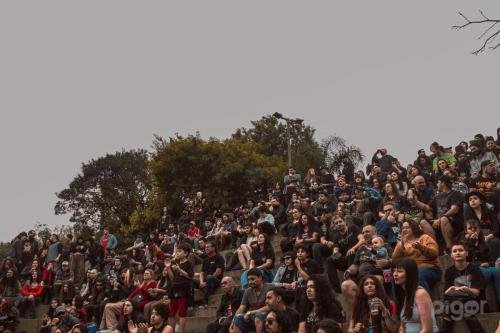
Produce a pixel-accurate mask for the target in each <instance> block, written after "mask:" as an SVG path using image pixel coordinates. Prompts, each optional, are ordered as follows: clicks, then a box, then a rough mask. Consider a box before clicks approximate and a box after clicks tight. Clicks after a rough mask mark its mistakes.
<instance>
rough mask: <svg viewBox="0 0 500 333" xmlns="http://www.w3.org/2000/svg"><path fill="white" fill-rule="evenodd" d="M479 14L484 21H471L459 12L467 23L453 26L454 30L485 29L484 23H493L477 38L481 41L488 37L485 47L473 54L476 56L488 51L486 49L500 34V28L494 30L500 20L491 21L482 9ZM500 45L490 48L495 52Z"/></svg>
mask: <svg viewBox="0 0 500 333" xmlns="http://www.w3.org/2000/svg"><path fill="white" fill-rule="evenodd" d="M479 14H480V15H481V17H482V18H483V19H482V20H471V19H469V18H468V17H467V16H465V15H464V14H462V13H461V12H458V15H460V16H462V18H463V19H464V20H465V23H464V24H462V25H454V26H452V28H453V29H457V30H460V29H463V28H465V27H468V26H469V25H477V26H481V27H483V24H484V23H491V25H489V27H488V28H486V30H484V31H483V33H482V34H481V35H480V36H479V37H478V38H477V39H478V40H480V39H483V38H484V37H486V39H485V41H484V43H483V45H482V46H481V47H480V48H479V49H477V50H475V51H474V52H472V54H474V55H478V54H479V53H481V52H484V50H486V47H487V46H488V45H489V44H490V43H491V42H493V40H494V39H495V38H496V37H497V36H498V35H499V34H500V28H499V29H498V30H492V29H493V28H494V27H495V26H496V25H497V23H500V20H493V19H490V18H489V17H488V16H486V15H485V14H484V12H483V11H482V10H481V9H480V10H479ZM499 44H500V43H499ZM499 44H497V45H495V46H493V47H489V48H490V49H492V50H494V49H496V48H497V47H499Z"/></svg>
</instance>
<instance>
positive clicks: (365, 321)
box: [348, 274, 399, 333]
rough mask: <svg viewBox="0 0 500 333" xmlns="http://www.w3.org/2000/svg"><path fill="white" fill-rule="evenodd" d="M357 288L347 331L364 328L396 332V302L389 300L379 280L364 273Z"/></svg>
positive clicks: (397, 321) (360, 330)
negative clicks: (357, 292)
mask: <svg viewBox="0 0 500 333" xmlns="http://www.w3.org/2000/svg"><path fill="white" fill-rule="evenodd" d="M359 289H360V291H359V294H358V296H357V298H356V301H355V303H354V310H353V314H352V318H351V321H350V322H349V329H348V332H349V333H361V332H365V328H368V329H371V332H374V333H375V332H397V331H398V329H399V320H398V318H399V316H398V315H397V310H396V304H395V303H394V302H393V301H391V300H389V298H388V297H387V295H386V293H385V289H384V286H383V285H382V283H381V282H380V280H379V279H378V278H377V277H375V276H374V275H370V274H368V275H365V276H364V277H363V278H361V280H360V281H359Z"/></svg>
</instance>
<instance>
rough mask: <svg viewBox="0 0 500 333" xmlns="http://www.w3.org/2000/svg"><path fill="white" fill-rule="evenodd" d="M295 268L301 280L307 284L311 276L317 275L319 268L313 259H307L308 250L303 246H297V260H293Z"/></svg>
mask: <svg viewBox="0 0 500 333" xmlns="http://www.w3.org/2000/svg"><path fill="white" fill-rule="evenodd" d="M295 266H296V267H297V271H298V273H299V275H300V277H301V278H302V281H304V283H305V282H307V280H309V277H310V276H311V275H312V274H318V273H319V272H320V271H319V266H318V264H317V263H316V261H314V260H313V259H310V258H309V250H308V248H307V247H306V246H305V245H299V246H297V259H295Z"/></svg>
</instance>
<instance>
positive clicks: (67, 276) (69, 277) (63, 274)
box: [54, 260, 74, 294]
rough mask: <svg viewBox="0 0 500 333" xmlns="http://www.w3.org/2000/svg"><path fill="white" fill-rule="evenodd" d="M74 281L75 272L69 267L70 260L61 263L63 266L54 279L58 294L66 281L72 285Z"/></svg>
mask: <svg viewBox="0 0 500 333" xmlns="http://www.w3.org/2000/svg"><path fill="white" fill-rule="evenodd" d="M73 281H74V273H73V271H72V270H70V269H69V262H68V261H66V260H65V261H63V262H62V263H61V268H60V269H59V270H58V271H57V272H56V277H55V280H54V288H55V293H56V294H57V293H58V292H59V289H60V288H61V286H62V285H63V284H65V283H68V284H70V285H71V286H72V285H73Z"/></svg>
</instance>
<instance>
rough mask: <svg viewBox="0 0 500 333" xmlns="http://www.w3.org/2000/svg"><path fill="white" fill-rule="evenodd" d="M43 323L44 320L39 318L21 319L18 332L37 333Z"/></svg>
mask: <svg viewBox="0 0 500 333" xmlns="http://www.w3.org/2000/svg"><path fill="white" fill-rule="evenodd" d="M41 323H42V320H41V319H39V318H37V319H26V318H20V319H19V325H18V326H17V328H16V332H23V331H24V332H26V333H37V332H38V329H39V328H40V325H41Z"/></svg>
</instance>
